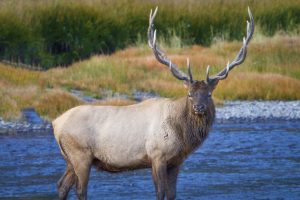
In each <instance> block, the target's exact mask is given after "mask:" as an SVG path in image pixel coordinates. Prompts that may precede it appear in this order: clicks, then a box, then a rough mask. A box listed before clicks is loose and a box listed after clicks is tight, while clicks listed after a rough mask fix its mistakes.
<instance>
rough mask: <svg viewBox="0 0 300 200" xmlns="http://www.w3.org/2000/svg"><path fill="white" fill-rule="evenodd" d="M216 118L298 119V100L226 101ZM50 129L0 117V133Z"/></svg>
mask: <svg viewBox="0 0 300 200" xmlns="http://www.w3.org/2000/svg"><path fill="white" fill-rule="evenodd" d="M33 112H34V111H33ZM31 114H32V113H31ZM33 114H34V113H33ZM216 120H217V121H218V122H226V121H229V120H230V121H244V120H247V121H258V122H259V121H266V120H284V121H291V120H292V121H295V120H300V101H227V102H225V103H224V105H223V106H222V107H217V109H216ZM51 131H52V126H51V123H50V122H48V121H44V120H42V119H41V120H40V121H39V122H38V123H36V122H30V120H28V119H27V120H26V119H25V120H23V121H18V122H7V121H4V120H2V119H1V118H0V134H17V133H34V132H40V133H44V132H46V133H48V132H51Z"/></svg>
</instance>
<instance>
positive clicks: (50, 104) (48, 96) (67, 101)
mask: <svg viewBox="0 0 300 200" xmlns="http://www.w3.org/2000/svg"><path fill="white" fill-rule="evenodd" d="M82 104H83V102H82V101H80V100H79V99H77V98H76V97H74V96H72V95H70V94H69V93H67V92H63V91H61V90H52V91H49V92H46V93H45V94H43V95H42V97H41V98H40V100H39V101H38V102H37V103H36V105H35V108H36V110H37V112H38V113H40V114H41V115H42V116H44V117H47V118H48V119H54V118H56V117H58V116H59V115H60V114H62V113H63V112H65V111H67V110H68V109H70V108H73V107H75V106H78V105H82Z"/></svg>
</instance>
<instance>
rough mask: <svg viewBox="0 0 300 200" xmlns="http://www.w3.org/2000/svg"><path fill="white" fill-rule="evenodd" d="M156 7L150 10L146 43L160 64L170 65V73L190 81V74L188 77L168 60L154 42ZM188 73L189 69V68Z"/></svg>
mask: <svg viewBox="0 0 300 200" xmlns="http://www.w3.org/2000/svg"><path fill="white" fill-rule="evenodd" d="M157 10H158V7H156V8H155V10H154V12H152V10H151V11H150V17H149V27H148V45H149V47H150V48H151V49H152V50H153V54H154V56H155V58H156V59H157V60H158V61H159V62H160V63H162V64H164V65H166V66H168V67H170V70H171V72H172V74H173V75H174V76H175V77H176V78H177V79H179V80H185V81H188V82H191V76H190V77H188V76H187V75H186V74H185V73H184V72H182V71H180V70H179V69H178V67H177V66H176V65H175V64H174V63H172V62H171V60H169V59H168V58H167V57H166V56H165V54H164V52H163V51H162V50H160V48H159V47H158V46H157V44H156V30H154V24H153V21H154V18H155V16H156V13H157ZM189 73H190V70H189Z"/></svg>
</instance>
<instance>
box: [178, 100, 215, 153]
mask: <svg viewBox="0 0 300 200" xmlns="http://www.w3.org/2000/svg"><path fill="white" fill-rule="evenodd" d="M176 104H177V106H175V107H177V108H176V111H177V112H176V113H177V115H176V117H175V119H173V122H174V123H172V124H173V128H174V130H176V134H177V135H178V137H179V139H180V140H181V141H182V143H183V144H182V148H183V149H182V150H183V152H182V153H183V156H187V155H189V154H190V153H191V152H193V151H194V150H195V149H196V148H197V147H199V145H201V144H202V142H203V141H204V140H205V138H206V137H207V135H208V132H209V129H210V127H211V126H212V124H213V121H214V118H215V106H214V103H213V101H212V100H211V101H210V102H209V104H208V105H207V106H208V108H207V111H206V113H205V114H204V115H196V114H194V112H193V109H192V106H191V103H190V101H189V99H188V98H181V99H178V100H176Z"/></svg>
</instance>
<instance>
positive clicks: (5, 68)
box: [0, 32, 300, 119]
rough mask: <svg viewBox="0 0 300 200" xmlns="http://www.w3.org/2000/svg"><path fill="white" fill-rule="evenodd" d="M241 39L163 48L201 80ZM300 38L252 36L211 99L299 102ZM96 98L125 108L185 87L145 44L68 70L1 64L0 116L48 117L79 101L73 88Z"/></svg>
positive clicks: (180, 93) (233, 53)
mask: <svg viewBox="0 0 300 200" xmlns="http://www.w3.org/2000/svg"><path fill="white" fill-rule="evenodd" d="M241 45H242V42H241V41H234V42H226V41H219V42H215V43H214V44H212V45H211V47H205V46H199V45H193V46H189V47H183V48H166V47H165V48H164V49H165V50H166V52H167V53H168V57H169V58H170V59H172V61H173V62H175V63H177V64H178V65H179V66H180V68H181V69H182V70H183V71H186V58H187V57H189V58H190V60H191V65H192V71H193V74H194V78H195V79H198V80H199V79H204V76H205V70H206V66H207V65H211V66H212V67H211V74H213V73H215V72H217V71H219V70H221V69H222V68H224V67H225V64H226V63H227V61H228V60H230V61H231V60H232V59H233V58H234V57H235V56H236V54H237V52H238V50H239V48H240V47H241ZM299 55H300V37H299V36H287V35H275V36H274V37H264V36H263V35H260V33H259V32H255V33H254V38H253V40H252V41H251V42H250V45H249V51H248V56H247V58H246V60H245V63H243V64H242V65H241V66H238V67H237V68H235V69H234V70H232V71H231V72H230V74H229V76H228V78H227V79H226V80H224V81H221V82H220V84H219V86H218V87H217V89H216V91H215V92H214V94H213V96H214V98H215V99H217V100H221V101H222V100H237V99H239V100H254V99H258V100H300V92H299V88H300V56H299ZM74 89H76V90H79V91H82V92H83V93H84V94H85V95H89V96H93V97H95V98H99V99H102V100H103V99H105V98H106V97H107V91H111V92H112V93H115V92H118V93H121V94H127V95H128V96H129V99H128V100H116V99H108V100H106V101H101V102H99V103H100V104H104V105H106V104H114V105H126V104H132V103H134V101H133V100H132V99H130V96H132V94H133V93H134V91H143V92H154V93H156V94H158V95H160V96H162V97H171V98H173V97H182V96H184V95H186V90H185V88H184V87H183V83H182V82H181V81H178V80H177V79H175V78H174V77H173V76H172V74H171V73H170V71H169V70H168V68H167V67H166V66H163V65H161V64H159V63H158V62H157V61H156V60H155V58H154V56H153V54H152V52H151V50H150V49H149V48H148V47H147V46H146V44H144V46H143V45H139V46H137V47H130V48H127V49H125V50H120V51H117V52H116V53H114V54H111V55H98V56H93V57H91V58H90V59H86V60H84V61H80V62H76V63H74V64H72V65H71V66H69V67H68V68H61V67H58V68H54V69H50V70H48V71H32V70H28V69H22V68H14V67H11V66H10V65H4V64H0V117H2V118H5V119H15V118H18V116H19V115H20V111H21V109H23V108H27V107H34V108H36V110H37V111H38V112H39V113H40V114H41V115H42V116H43V117H46V118H48V119H52V118H55V117H56V116H58V115H59V114H61V113H63V112H64V111H65V110H67V109H69V108H71V107H74V106H76V105H80V104H84V102H83V101H81V100H80V99H78V98H77V97H75V96H74V95H72V94H71V91H72V90H74Z"/></svg>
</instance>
